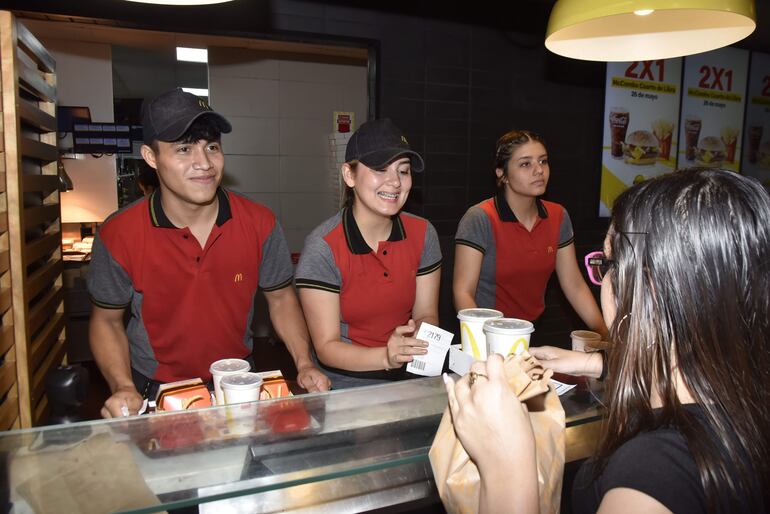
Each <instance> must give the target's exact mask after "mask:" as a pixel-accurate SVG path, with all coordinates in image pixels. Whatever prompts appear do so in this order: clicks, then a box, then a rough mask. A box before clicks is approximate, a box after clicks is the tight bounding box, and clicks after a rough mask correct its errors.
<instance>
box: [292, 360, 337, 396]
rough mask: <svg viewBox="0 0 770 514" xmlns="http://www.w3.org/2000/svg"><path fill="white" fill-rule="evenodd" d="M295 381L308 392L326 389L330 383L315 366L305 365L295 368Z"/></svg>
mask: <svg viewBox="0 0 770 514" xmlns="http://www.w3.org/2000/svg"><path fill="white" fill-rule="evenodd" d="M297 383H298V384H299V386H300V387H302V388H303V389H306V390H307V392H309V393H317V392H319V391H328V390H329V388H330V387H331V385H332V383H331V380H329V377H327V376H326V375H324V374H323V373H321V370H319V369H318V368H316V367H315V366H306V367H304V368H302V369H299V370H297Z"/></svg>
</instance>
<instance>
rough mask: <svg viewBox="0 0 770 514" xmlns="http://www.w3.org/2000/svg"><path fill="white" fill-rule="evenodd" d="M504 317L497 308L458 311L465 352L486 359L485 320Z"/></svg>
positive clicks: (475, 357)
mask: <svg viewBox="0 0 770 514" xmlns="http://www.w3.org/2000/svg"><path fill="white" fill-rule="evenodd" d="M502 317H503V313H502V312H500V311H498V310H495V309H480V308H479V309H463V310H461V311H460V312H458V313H457V319H459V320H460V343H461V344H462V349H463V352H465V353H467V354H468V355H471V356H473V358H474V359H476V360H482V361H483V360H486V359H487V338H486V336H485V335H484V322H485V321H488V320H491V319H498V318H502Z"/></svg>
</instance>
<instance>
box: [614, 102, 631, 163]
mask: <svg viewBox="0 0 770 514" xmlns="http://www.w3.org/2000/svg"><path fill="white" fill-rule="evenodd" d="M630 119H631V117H630V115H629V113H628V109H626V108H624V107H612V108H611V109H610V138H611V153H612V156H613V157H618V158H620V157H623V142H624V141H625V140H626V131H627V130H628V122H629V120H630Z"/></svg>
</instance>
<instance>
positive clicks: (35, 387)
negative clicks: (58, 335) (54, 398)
mask: <svg viewBox="0 0 770 514" xmlns="http://www.w3.org/2000/svg"><path fill="white" fill-rule="evenodd" d="M61 324H62V327H61V328H62V329H63V328H64V318H62V320H61ZM65 350H66V347H65V346H64V339H59V340H58V341H56V342H55V343H54V345H53V348H52V349H51V351H50V352H48V356H47V357H46V358H45V360H44V361H43V363H42V364H41V365H40V368H39V369H38V370H37V371H35V374H34V376H33V377H32V388H31V389H32V394H31V395H30V399H31V405H35V404H37V402H39V401H40V397H41V396H43V394H45V376H46V375H47V374H48V372H49V371H50V370H52V369H54V368H55V367H57V366H58V365H59V364H61V363H62V361H63V360H64V354H65Z"/></svg>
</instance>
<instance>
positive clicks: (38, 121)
mask: <svg viewBox="0 0 770 514" xmlns="http://www.w3.org/2000/svg"><path fill="white" fill-rule="evenodd" d="M19 117H20V118H21V119H22V120H24V122H25V123H27V124H28V125H30V126H32V127H35V129H37V130H38V132H55V131H56V118H54V117H53V116H51V115H50V114H48V113H47V112H44V111H41V110H40V109H38V108H36V107H34V106H32V105H30V104H28V103H27V102H21V103H19Z"/></svg>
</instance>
